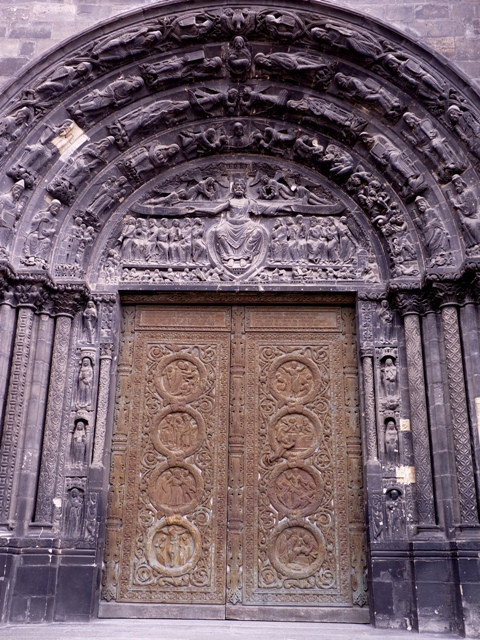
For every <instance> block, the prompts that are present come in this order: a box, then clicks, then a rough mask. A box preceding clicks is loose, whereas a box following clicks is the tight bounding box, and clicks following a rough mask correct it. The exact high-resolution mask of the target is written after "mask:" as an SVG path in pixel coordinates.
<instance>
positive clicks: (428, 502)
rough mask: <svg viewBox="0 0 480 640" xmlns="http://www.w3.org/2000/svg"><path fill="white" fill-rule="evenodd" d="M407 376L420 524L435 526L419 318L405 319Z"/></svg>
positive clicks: (415, 316)
mask: <svg viewBox="0 0 480 640" xmlns="http://www.w3.org/2000/svg"><path fill="white" fill-rule="evenodd" d="M404 327H405V346H406V352H407V373H408V387H409V396H410V410H411V426H412V433H413V454H414V456H415V472H416V483H417V497H418V518H419V523H420V524H435V506H434V504H435V503H434V499H433V483H432V468H431V458H430V443H429V438H428V414H427V402H426V393H425V379H424V375H423V352H422V339H421V334H420V319H419V317H418V315H417V314H414V313H409V314H407V315H405V316H404Z"/></svg>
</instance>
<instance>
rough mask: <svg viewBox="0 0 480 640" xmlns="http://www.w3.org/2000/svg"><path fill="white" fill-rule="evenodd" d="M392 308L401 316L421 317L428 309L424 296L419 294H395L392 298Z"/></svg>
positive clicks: (410, 292) (411, 292)
mask: <svg viewBox="0 0 480 640" xmlns="http://www.w3.org/2000/svg"><path fill="white" fill-rule="evenodd" d="M393 306H394V307H395V308H396V309H398V311H399V312H400V313H401V314H402V315H403V316H405V315H408V314H412V313H414V314H417V315H422V314H423V313H425V312H426V311H428V309H429V304H428V300H427V298H426V296H425V295H424V294H423V293H421V292H418V291H417V292H413V291H409V292H400V291H399V292H397V293H395V294H394V296H393Z"/></svg>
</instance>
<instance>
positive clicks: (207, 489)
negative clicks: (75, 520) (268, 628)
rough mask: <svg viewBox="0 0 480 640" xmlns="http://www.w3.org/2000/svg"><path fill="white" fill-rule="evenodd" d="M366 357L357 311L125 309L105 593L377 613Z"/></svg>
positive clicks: (205, 609)
mask: <svg viewBox="0 0 480 640" xmlns="http://www.w3.org/2000/svg"><path fill="white" fill-rule="evenodd" d="M354 354H355V347H354V329H353V313H352V310H351V309H349V308H345V307H344V308H342V307H338V308H333V307H329V308H328V307H298V306H295V307H294V306H290V307H289V306H284V307H277V306H272V307H266V306H248V305H247V306H233V307H231V306H216V307H213V306H204V307H202V306H196V307H193V306H192V307H189V306H154V305H149V306H147V305H144V306H137V307H126V308H125V309H124V318H123V333H122V344H121V353H120V363H119V384H118V392H117V402H116V416H115V432H114V436H113V447H112V468H111V486H110V503H109V519H108V523H107V549H106V557H105V565H106V570H105V573H104V590H103V598H104V600H106V601H115V602H116V603H143V605H142V606H143V611H144V615H173V614H175V615H182V611H183V612H184V614H185V615H187V616H188V617H191V616H202V615H205V616H208V617H224V616H227V617H229V618H246V619H258V618H268V619H312V620H314V619H317V620H325V619H344V620H352V621H354V620H358V621H364V620H366V618H367V613H366V610H365V607H364V608H363V609H362V608H361V607H362V606H363V605H364V604H365V602H366V596H365V583H364V565H365V560H364V542H363V503H362V485H361V464H360V460H361V456H360V435H359V427H358V410H357V389H356V380H357V379H356V369H355V355H354ZM125 611H126V610H125ZM132 611H133V610H132ZM132 615H133V613H132ZM135 615H139V614H138V611H137V613H136V614H135Z"/></svg>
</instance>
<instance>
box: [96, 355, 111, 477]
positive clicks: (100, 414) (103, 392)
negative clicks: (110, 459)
mask: <svg viewBox="0 0 480 640" xmlns="http://www.w3.org/2000/svg"><path fill="white" fill-rule="evenodd" d="M100 349H101V350H100V373H99V382H98V402H97V420H96V424H95V441H94V445H93V464H94V465H95V466H101V465H102V463H103V453H104V446H105V432H106V428H107V412H108V396H109V389H110V367H111V363H112V351H113V345H111V344H103V345H101V347H100Z"/></svg>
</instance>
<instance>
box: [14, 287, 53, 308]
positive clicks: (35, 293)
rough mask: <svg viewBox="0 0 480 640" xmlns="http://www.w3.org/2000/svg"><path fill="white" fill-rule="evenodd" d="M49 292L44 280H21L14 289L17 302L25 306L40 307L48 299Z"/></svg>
mask: <svg viewBox="0 0 480 640" xmlns="http://www.w3.org/2000/svg"><path fill="white" fill-rule="evenodd" d="M47 297H48V292H47V290H46V288H45V283H43V282H21V283H17V284H16V285H15V287H14V289H13V298H14V300H15V302H16V303H17V304H18V305H20V306H23V307H32V308H34V309H35V310H38V309H40V308H41V307H42V306H43V305H44V303H45V301H46V300H47Z"/></svg>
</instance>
